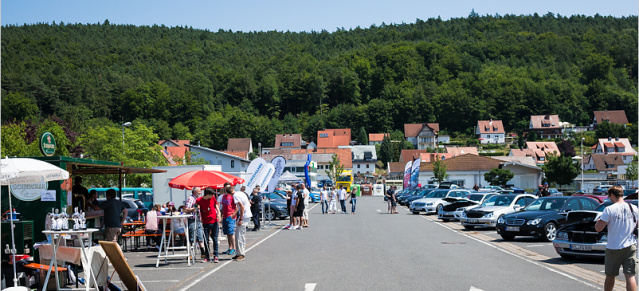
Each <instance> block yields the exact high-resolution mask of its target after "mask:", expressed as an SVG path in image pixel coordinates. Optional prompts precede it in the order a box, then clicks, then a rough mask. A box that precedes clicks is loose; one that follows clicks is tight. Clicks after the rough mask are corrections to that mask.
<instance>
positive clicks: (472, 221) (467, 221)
mask: <svg viewBox="0 0 639 291" xmlns="http://www.w3.org/2000/svg"><path fill="white" fill-rule="evenodd" d="M535 199H537V197H535V196H534V195H530V194H499V195H495V196H492V197H490V198H488V199H486V200H485V201H484V202H482V204H481V205H479V207H476V208H474V209H466V210H465V211H464V212H463V213H462V214H461V217H460V218H459V221H460V222H461V224H462V225H463V226H464V228H466V229H474V228H475V227H476V226H479V227H495V225H496V224H497V219H499V217H500V216H502V215H505V214H509V213H513V212H517V211H519V210H520V209H522V208H524V207H526V205H528V204H530V203H532V202H533V201H535Z"/></svg>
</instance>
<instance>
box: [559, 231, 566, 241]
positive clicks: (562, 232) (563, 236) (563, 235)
mask: <svg viewBox="0 0 639 291" xmlns="http://www.w3.org/2000/svg"><path fill="white" fill-rule="evenodd" d="M557 239H561V240H568V233H567V232H565V231H560V232H558V233H557Z"/></svg>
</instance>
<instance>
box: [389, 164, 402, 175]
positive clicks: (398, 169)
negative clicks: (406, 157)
mask: <svg viewBox="0 0 639 291" xmlns="http://www.w3.org/2000/svg"><path fill="white" fill-rule="evenodd" d="M388 167H389V169H388V173H389V174H390V173H403V172H404V169H405V168H406V163H403V162H390V163H388Z"/></svg>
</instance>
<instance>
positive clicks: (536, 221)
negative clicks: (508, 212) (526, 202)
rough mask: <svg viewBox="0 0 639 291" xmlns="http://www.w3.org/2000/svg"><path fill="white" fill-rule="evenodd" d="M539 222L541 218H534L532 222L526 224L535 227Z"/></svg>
mask: <svg viewBox="0 0 639 291" xmlns="http://www.w3.org/2000/svg"><path fill="white" fill-rule="evenodd" d="M540 222H541V218H535V219H533V220H528V222H526V224H527V225H537V224H539V223H540Z"/></svg>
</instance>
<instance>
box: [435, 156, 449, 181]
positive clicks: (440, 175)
mask: <svg viewBox="0 0 639 291" xmlns="http://www.w3.org/2000/svg"><path fill="white" fill-rule="evenodd" d="M447 178H448V173H447V171H446V164H444V163H443V162H442V160H441V159H440V158H439V156H436V157H435V162H434V163H433V178H432V180H433V181H437V183H441V182H444V181H446V179H447Z"/></svg>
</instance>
